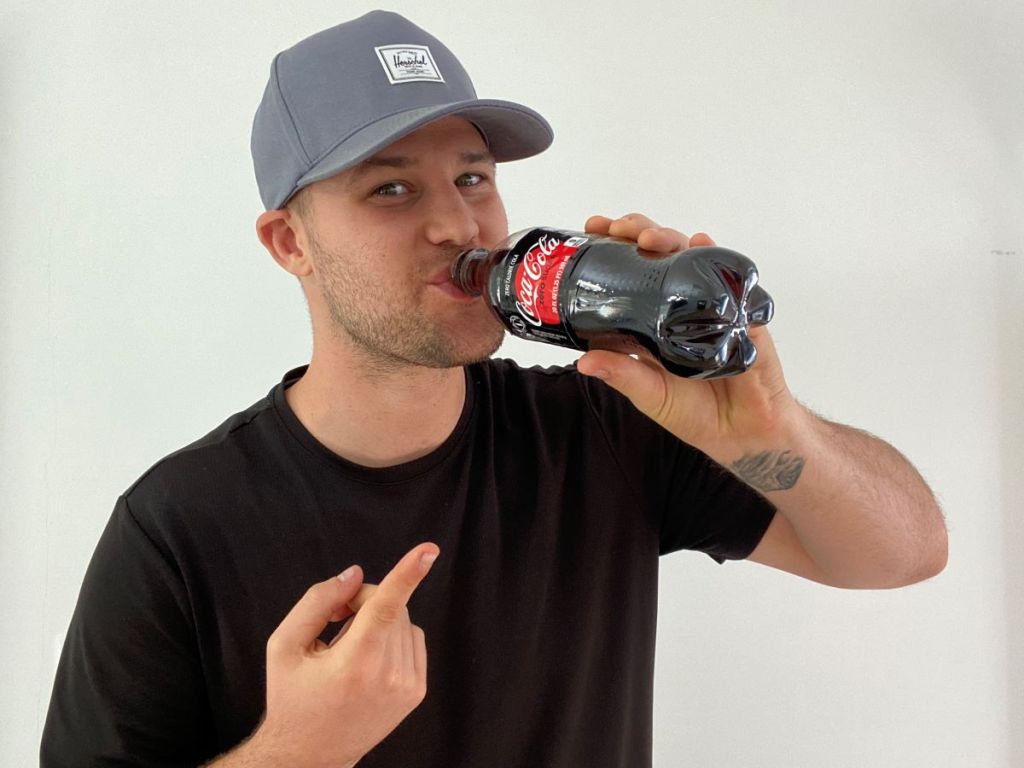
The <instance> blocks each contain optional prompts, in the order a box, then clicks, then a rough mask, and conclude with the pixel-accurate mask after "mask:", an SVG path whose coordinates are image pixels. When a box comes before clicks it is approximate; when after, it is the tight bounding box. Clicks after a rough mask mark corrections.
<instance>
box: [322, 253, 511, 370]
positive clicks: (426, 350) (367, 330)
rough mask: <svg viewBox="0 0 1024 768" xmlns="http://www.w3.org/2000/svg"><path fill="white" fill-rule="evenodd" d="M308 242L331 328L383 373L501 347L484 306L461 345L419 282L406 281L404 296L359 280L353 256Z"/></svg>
mask: <svg viewBox="0 0 1024 768" xmlns="http://www.w3.org/2000/svg"><path fill="white" fill-rule="evenodd" d="M310 246H311V250H312V252H313V257H314V260H315V262H316V264H317V268H318V272H319V276H320V291H321V295H322V296H323V299H324V303H325V304H326V305H327V309H328V312H329V313H330V317H331V322H332V328H331V332H332V333H333V334H335V335H337V336H340V337H341V338H342V339H347V340H351V341H352V342H354V343H355V345H356V346H357V347H358V348H359V350H360V352H362V353H363V355H364V357H365V362H366V364H367V365H368V366H369V367H371V368H373V369H376V370H377V371H379V372H382V373H392V372H396V371H399V370H402V369H405V368H407V367H409V366H422V367H426V368H454V367H456V366H462V365H469V364H471V363H476V362H480V361H482V360H486V359H487V358H489V357H490V356H491V355H493V354H494V353H495V352H497V351H498V348H499V347H500V346H501V342H502V340H503V339H504V337H505V330H504V328H503V327H502V326H501V324H500V323H499V322H498V321H497V319H495V318H494V317H493V316H492V315H491V313H490V312H481V311H479V309H483V308H482V307H480V308H479V309H478V312H477V314H478V316H479V317H480V321H479V323H474V327H473V328H471V329H463V330H464V331H467V332H466V333H464V334H463V336H462V343H459V341H460V340H459V338H457V337H455V336H454V335H453V334H452V332H451V331H449V330H447V329H445V328H444V327H443V325H442V324H441V323H440V322H439V321H438V319H437V318H435V317H433V316H431V315H430V314H429V313H428V312H427V311H426V310H425V309H424V307H423V305H422V296H423V291H424V287H423V284H422V282H420V283H415V282H414V283H410V284H409V285H410V287H411V289H410V290H409V291H408V292H407V293H406V295H405V296H397V295H395V294H394V293H391V292H389V291H388V290H387V289H386V288H385V287H384V286H383V285H382V284H380V283H378V282H376V281H374V280H372V279H360V278H359V277H358V276H356V275H355V274H354V273H353V271H352V270H350V269H346V267H345V265H346V264H347V263H351V262H352V261H353V260H351V259H347V258H346V256H345V254H343V253H340V252H338V251H331V250H328V249H326V248H324V247H323V246H322V244H320V243H319V242H318V241H317V240H316V238H315V237H312V236H311V242H310ZM453 259H454V256H453ZM426 290H430V289H426ZM481 301H482V299H481ZM474 308H476V307H474Z"/></svg>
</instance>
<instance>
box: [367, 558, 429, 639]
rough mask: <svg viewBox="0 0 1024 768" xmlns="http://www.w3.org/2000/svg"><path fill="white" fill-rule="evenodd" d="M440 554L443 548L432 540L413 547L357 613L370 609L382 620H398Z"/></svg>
mask: <svg viewBox="0 0 1024 768" xmlns="http://www.w3.org/2000/svg"><path fill="white" fill-rule="evenodd" d="M439 554H441V549H440V547H438V546H437V545H436V544H431V543H429V542H427V543H425V544H420V545H418V546H416V547H414V548H413V549H411V550H410V551H409V552H408V553H406V555H405V556H404V557H403V558H402V559H401V560H399V561H398V563H397V564H396V565H395V567H394V568H392V569H391V571H390V572H389V573H388V575H387V576H385V577H384V579H383V581H381V583H380V584H379V585H378V586H377V589H375V590H374V592H373V594H372V595H371V596H370V598H369V599H368V600H367V601H366V605H365V606H364V607H363V610H362V611H360V612H359V614H357V615H362V614H363V613H365V612H366V611H370V612H371V613H372V615H373V617H374V618H376V619H378V620H379V621H380V622H382V623H385V624H386V623H391V622H393V621H396V620H397V619H398V617H399V616H400V615H401V612H402V609H404V608H405V607H406V606H408V604H409V598H410V597H412V593H413V592H414V591H416V587H418V586H419V585H420V583H421V582H422V581H423V579H424V578H425V577H426V575H427V573H429V572H430V568H431V566H432V565H433V563H434V560H435V559H436V558H437V556H438V555H439Z"/></svg>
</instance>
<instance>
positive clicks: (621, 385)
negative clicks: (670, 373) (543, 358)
mask: <svg viewBox="0 0 1024 768" xmlns="http://www.w3.org/2000/svg"><path fill="white" fill-rule="evenodd" d="M576 370H578V371H579V372H580V373H582V374H584V375H586V376H594V377H595V378H598V379H601V380H603V381H604V382H605V383H606V384H608V385H609V386H610V387H613V388H614V389H616V390H618V391H619V392H621V393H622V394H623V395H625V396H626V397H627V398H629V400H630V402H632V403H633V405H635V406H636V407H637V409H638V410H640V412H641V413H643V414H645V415H647V416H649V417H650V418H652V419H654V420H655V421H658V417H659V416H660V415H661V414H662V413H663V411H664V410H665V408H666V404H667V400H668V386H667V383H666V380H665V375H664V372H663V371H662V369H661V366H660V365H651V361H650V360H649V359H644V360H634V359H633V358H632V357H630V356H629V355H624V354H622V353H620V352H610V351H608V350H603V349H602V350H591V351H590V352H587V353H586V354H585V355H583V357H581V358H580V359H579V360H577V361H576Z"/></svg>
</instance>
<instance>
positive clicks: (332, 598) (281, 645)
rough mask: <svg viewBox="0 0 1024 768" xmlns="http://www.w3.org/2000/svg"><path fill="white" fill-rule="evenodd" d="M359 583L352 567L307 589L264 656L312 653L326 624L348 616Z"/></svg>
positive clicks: (360, 578) (360, 573)
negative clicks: (271, 653)
mask: <svg viewBox="0 0 1024 768" xmlns="http://www.w3.org/2000/svg"><path fill="white" fill-rule="evenodd" d="M342 576H344V577H345V578H344V579H342ZM362 583H363V571H362V569H361V568H360V567H359V566H358V565H354V566H352V567H351V568H349V569H347V570H346V571H344V572H343V573H342V574H341V575H340V576H332V577H331V578H329V579H327V580H326V581H321V582H319V583H317V584H314V585H313V586H311V587H310V588H309V589H308V590H306V593H305V594H304V595H303V596H302V597H301V598H299V601H298V602H297V603H296V604H295V605H294V606H293V607H292V609H291V610H290V611H289V612H288V615H287V616H285V617H284V620H283V621H282V622H281V623H280V624H279V625H278V627H277V629H275V630H274V632H273V633H272V634H271V635H270V639H269V641H268V642H267V649H268V652H271V651H273V652H275V653H279V654H284V655H286V656H293V655H298V654H303V653H306V652H309V651H311V650H315V649H316V648H317V647H318V646H317V642H318V639H319V637H320V634H321V633H322V632H323V631H324V629H325V628H326V627H327V624H328V623H329V622H331V621H341V619H344V618H346V617H348V616H351V615H352V609H351V608H349V607H348V602H349V600H351V599H352V598H353V597H355V596H356V594H357V593H358V592H359V589H360V587H361V586H362Z"/></svg>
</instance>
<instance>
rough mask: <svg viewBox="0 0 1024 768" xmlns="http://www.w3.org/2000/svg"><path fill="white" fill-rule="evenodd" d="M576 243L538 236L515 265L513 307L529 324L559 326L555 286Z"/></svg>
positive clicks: (547, 236)
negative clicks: (568, 243)
mask: <svg viewBox="0 0 1024 768" xmlns="http://www.w3.org/2000/svg"><path fill="white" fill-rule="evenodd" d="M577 250H579V245H578V244H577V245H567V244H566V243H564V242H562V240H560V239H559V238H557V237H551V236H549V235H541V236H540V238H539V239H538V240H537V244H536V245H534V246H533V247H532V248H530V250H529V251H527V252H526V255H525V256H523V260H522V261H521V262H520V263H519V266H518V267H517V268H516V276H515V297H516V309H517V310H519V314H520V315H522V317H523V319H524V320H525V321H526V322H528V323H529V324H530V325H534V326H537V327H539V326H541V325H559V324H560V323H561V322H562V319H561V317H559V314H558V287H559V286H560V285H561V284H562V275H563V274H564V273H565V268H566V267H567V266H569V263H570V262H571V261H572V257H573V256H574V255H575V254H576V251H577Z"/></svg>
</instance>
